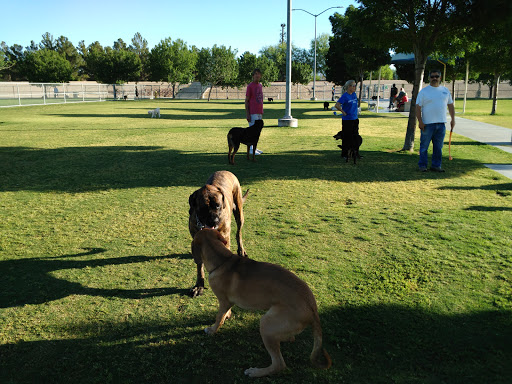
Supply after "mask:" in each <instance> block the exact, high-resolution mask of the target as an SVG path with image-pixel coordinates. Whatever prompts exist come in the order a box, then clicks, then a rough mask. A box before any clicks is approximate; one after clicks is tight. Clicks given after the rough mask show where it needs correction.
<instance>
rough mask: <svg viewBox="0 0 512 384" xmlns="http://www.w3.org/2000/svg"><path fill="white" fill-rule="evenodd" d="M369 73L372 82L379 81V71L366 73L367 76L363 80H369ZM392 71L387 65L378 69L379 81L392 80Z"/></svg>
mask: <svg viewBox="0 0 512 384" xmlns="http://www.w3.org/2000/svg"><path fill="white" fill-rule="evenodd" d="M370 73H371V75H372V79H373V80H378V79H379V70H378V69H377V70H374V71H371V72H368V74H367V75H366V76H365V80H368V79H370ZM393 75H394V71H393V70H392V69H391V67H390V66H389V65H383V66H382V67H380V79H381V80H393Z"/></svg>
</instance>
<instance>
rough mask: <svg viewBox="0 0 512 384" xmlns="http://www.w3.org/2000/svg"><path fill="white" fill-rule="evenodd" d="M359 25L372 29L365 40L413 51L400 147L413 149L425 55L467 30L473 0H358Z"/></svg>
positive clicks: (399, 50) (398, 49)
mask: <svg viewBox="0 0 512 384" xmlns="http://www.w3.org/2000/svg"><path fill="white" fill-rule="evenodd" d="M358 2H359V3H361V7H360V8H361V12H362V16H363V17H362V18H361V21H360V22H361V23H360V25H361V27H362V29H363V30H364V29H367V30H371V31H372V33H371V34H370V35H371V36H366V38H365V37H363V38H364V39H365V41H366V42H367V43H368V44H375V45H379V46H382V45H387V46H389V47H390V48H393V49H395V50H396V51H397V52H405V53H408V52H412V53H414V83H413V91H412V95H411V96H412V97H411V112H410V113H409V121H408V124H407V131H406V134H405V141H404V145H403V148H402V150H403V151H412V150H413V149H414V139H415V133H416V108H415V105H416V96H417V95H418V92H419V90H420V85H421V81H422V79H423V74H424V71H425V65H426V63H427V58H428V56H429V55H430V54H432V53H434V52H435V51H436V49H437V48H438V45H439V43H440V41H441V40H443V39H447V38H452V37H453V36H459V35H461V34H463V33H465V32H466V33H467V29H468V27H470V26H471V20H472V19H471V11H472V6H473V4H472V3H473V1H472V0H434V1H432V0H428V1H427V0H388V1H385V2H383V1H380V0H358Z"/></svg>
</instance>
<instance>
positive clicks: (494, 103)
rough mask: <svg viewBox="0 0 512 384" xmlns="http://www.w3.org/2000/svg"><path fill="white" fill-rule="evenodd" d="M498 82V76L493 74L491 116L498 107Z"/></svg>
mask: <svg viewBox="0 0 512 384" xmlns="http://www.w3.org/2000/svg"><path fill="white" fill-rule="evenodd" d="M499 82H500V75H498V74H497V73H495V74H494V93H493V96H492V110H491V115H495V114H496V108H497V107H498V84H499Z"/></svg>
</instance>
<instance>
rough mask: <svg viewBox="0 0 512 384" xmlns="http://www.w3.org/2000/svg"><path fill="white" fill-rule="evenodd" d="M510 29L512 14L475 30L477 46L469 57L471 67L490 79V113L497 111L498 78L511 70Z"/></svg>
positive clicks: (511, 27) (511, 43)
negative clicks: (500, 21)
mask: <svg viewBox="0 0 512 384" xmlns="http://www.w3.org/2000/svg"><path fill="white" fill-rule="evenodd" d="M509 15H510V14H509ZM511 30H512V16H509V17H508V19H506V20H505V21H504V22H502V23H494V24H492V25H489V26H488V27H487V28H485V29H482V30H479V31H478V32H477V42H478V43H477V48H476V50H475V52H474V53H472V54H471V55H470V58H469V59H470V61H471V63H472V65H473V67H475V68H476V69H477V70H478V71H480V72H482V73H483V74H487V77H488V78H490V79H492V82H491V84H492V85H491V89H492V108H491V115H494V114H496V111H497V104H498V85H499V83H500V78H502V76H503V75H506V74H507V73H510V72H512V34H511ZM489 75H490V76H489Z"/></svg>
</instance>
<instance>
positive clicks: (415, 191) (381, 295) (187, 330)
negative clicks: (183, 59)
mask: <svg viewBox="0 0 512 384" xmlns="http://www.w3.org/2000/svg"><path fill="white" fill-rule="evenodd" d="M155 107H160V110H161V113H162V118H160V119H150V118H149V117H148V115H147V110H148V109H152V108H155ZM243 108H244V107H243V101H231V100H225V101H211V102H206V101H172V100H153V101H139V102H104V103H91V104H73V105H51V106H40V107H22V108H9V109H1V110H0V277H1V278H0V382H1V383H36V382H37V383H220V382H223V383H251V382H255V381H254V380H253V379H249V378H247V377H245V376H244V370H245V369H246V368H249V367H255V366H256V367H262V366H267V365H268V364H270V358H269V356H268V354H267V352H266V350H265V348H264V346H263V343H262V341H261V338H260V336H259V318H260V317H261V313H252V312H248V311H244V310H241V309H239V308H236V307H235V309H234V310H233V313H234V316H233V318H232V319H230V320H229V321H227V322H226V323H225V325H224V326H223V328H221V329H220V331H219V332H218V334H216V335H214V336H208V335H206V334H205V333H204V331H203V329H204V328H205V327H207V326H210V325H211V324H213V322H214V319H215V315H216V311H217V301H216V298H215V296H214V294H213V292H212V291H211V290H210V289H208V290H206V292H205V295H204V296H201V297H199V298H195V299H192V298H190V297H189V296H188V295H187V294H188V290H189V288H190V287H191V286H192V285H193V284H194V282H195V265H194V263H193V260H192V259H191V255H190V242H191V238H190V234H189V232H188V197H189V195H190V194H191V193H192V192H193V191H194V190H196V189H197V188H199V187H200V186H202V185H204V183H205V181H206V180H207V178H208V177H209V175H210V174H211V173H213V172H214V171H216V170H223V169H226V170H230V171H232V172H233V173H235V174H236V175H237V177H238V178H239V180H240V183H241V185H242V188H243V189H244V190H245V189H247V188H250V193H249V197H248V199H247V202H246V205H245V206H244V212H245V226H244V228H243V237H244V243H245V247H246V250H247V252H248V254H249V256H250V257H251V258H254V259H256V260H260V261H268V262H273V263H277V264H280V265H282V266H284V267H286V268H288V269H290V270H291V271H293V272H294V273H296V274H297V275H298V276H299V277H300V278H302V279H303V280H304V281H306V282H307V283H308V285H309V286H310V287H311V289H312V291H313V293H314V294H315V296H316V299H317V302H318V306H319V312H320V318H321V321H322V326H323V334H324V344H325V348H326V349H327V351H328V352H329V353H330V355H331V357H332V360H333V366H332V368H331V369H329V370H326V371H322V370H317V369H315V368H313V367H312V366H311V364H310V362H309V355H310V353H311V350H312V345H313V340H312V334H311V330H310V329H308V330H306V331H305V332H304V333H303V334H301V335H299V336H298V337H297V339H296V341H295V342H294V343H283V344H282V351H283V355H284V358H285V361H286V363H287V365H288V369H287V370H286V371H285V372H283V373H282V374H280V375H277V376H274V377H270V378H263V379H257V381H258V382H259V383H450V384H452V383H510V382H511V381H512V181H511V180H510V179H507V178H505V177H504V176H502V175H500V174H498V173H495V172H494V171H492V170H490V169H488V168H486V167H485V166H483V163H500V164H501V163H506V164H511V163H512V154H508V153H506V152H503V151H500V150H499V149H496V148H493V147H489V146H486V145H483V144H480V143H476V142H473V141H471V140H469V139H466V138H464V137H462V136H459V135H457V134H454V137H453V141H452V155H453V157H454V160H453V161H448V158H447V155H448V153H447V148H446V150H445V158H444V162H443V167H444V168H445V169H446V173H444V174H436V173H432V172H428V173H419V172H417V171H416V169H417V161H418V155H417V153H413V154H409V153H400V152H398V151H397V150H398V149H400V148H401V147H402V144H403V140H404V137H405V129H406V125H407V119H406V118H405V117H403V116H401V115H398V114H396V115H395V114H393V115H390V114H388V115H385V114H382V115H375V114H371V113H366V112H363V114H362V116H361V121H360V133H361V135H362V136H363V139H364V141H363V145H362V147H361V153H362V155H363V156H364V157H363V159H361V160H360V161H358V163H357V165H354V164H352V163H345V162H343V161H342V160H341V158H340V151H339V149H338V148H337V144H339V142H336V141H335V140H334V139H333V138H332V135H333V134H335V133H336V132H337V131H338V130H340V129H341V120H340V119H339V118H335V117H334V116H333V115H332V113H331V112H324V111H323V110H322V103H320V102H317V103H312V102H295V103H293V104H292V108H293V109H292V114H293V116H294V117H296V118H298V119H299V127H298V128H280V127H277V119H278V118H280V117H282V116H283V115H284V103H282V102H274V103H272V104H266V106H265V108H266V110H265V124H266V126H265V128H264V129H263V132H262V135H261V139H260V148H261V149H262V150H263V155H261V156H258V157H257V160H258V161H257V162H256V163H252V162H248V161H247V160H246V158H245V146H242V148H241V152H240V153H239V154H238V155H237V157H236V165H235V166H231V165H229V164H228V161H227V143H226V134H227V132H228V130H229V128H231V127H234V126H245V125H246V122H245V121H244V111H243ZM416 147H419V134H418V135H417V143H416ZM233 227H235V224H233ZM233 250H234V246H233Z"/></svg>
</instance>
